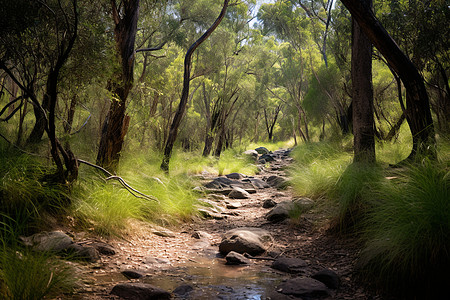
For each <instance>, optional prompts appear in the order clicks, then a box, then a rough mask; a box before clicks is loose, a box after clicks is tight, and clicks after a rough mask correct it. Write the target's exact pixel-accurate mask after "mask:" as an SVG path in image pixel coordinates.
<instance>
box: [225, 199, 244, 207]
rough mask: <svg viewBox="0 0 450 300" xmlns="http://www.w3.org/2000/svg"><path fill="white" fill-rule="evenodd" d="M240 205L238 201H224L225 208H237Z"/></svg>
mask: <svg viewBox="0 0 450 300" xmlns="http://www.w3.org/2000/svg"><path fill="white" fill-rule="evenodd" d="M241 206H242V205H241V204H240V203H239V202H236V201H226V208H228V209H237V208H240V207H241Z"/></svg>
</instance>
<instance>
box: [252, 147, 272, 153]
mask: <svg viewBox="0 0 450 300" xmlns="http://www.w3.org/2000/svg"><path fill="white" fill-rule="evenodd" d="M255 151H256V152H257V153H258V154H269V153H270V151H269V150H268V149H267V148H266V147H258V148H256V149H255Z"/></svg>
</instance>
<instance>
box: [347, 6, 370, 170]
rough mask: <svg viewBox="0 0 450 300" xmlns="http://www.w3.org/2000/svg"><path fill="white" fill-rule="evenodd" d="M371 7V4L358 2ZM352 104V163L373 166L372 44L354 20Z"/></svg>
mask: <svg viewBox="0 0 450 300" xmlns="http://www.w3.org/2000/svg"><path fill="white" fill-rule="evenodd" d="M361 1H362V2H364V5H365V6H367V7H370V8H371V7H372V0H361ZM352 31H353V34H352V39H353V42H352V94H353V95H352V102H353V105H352V106H353V113H352V116H353V135H354V145H353V149H354V161H355V162H370V163H372V162H375V137H374V118H373V86H372V43H371V42H370V40H369V39H368V38H367V36H366V35H365V34H364V32H363V31H362V29H361V27H360V26H359V25H358V23H357V22H356V21H355V20H354V19H353V29H352Z"/></svg>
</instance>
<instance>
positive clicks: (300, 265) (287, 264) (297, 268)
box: [270, 257, 308, 273]
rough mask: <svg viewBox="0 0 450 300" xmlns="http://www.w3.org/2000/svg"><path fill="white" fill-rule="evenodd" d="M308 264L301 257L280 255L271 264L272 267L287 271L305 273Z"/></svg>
mask: <svg viewBox="0 0 450 300" xmlns="http://www.w3.org/2000/svg"><path fill="white" fill-rule="evenodd" d="M307 265H308V264H307V263H306V261H304V260H303V259H300V258H293V257H279V258H277V259H276V260H274V261H273V263H272V265H271V266H270V267H271V268H272V269H275V270H278V271H282V272H287V273H303V272H304V271H305V267H306V266H307Z"/></svg>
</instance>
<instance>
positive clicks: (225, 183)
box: [205, 177, 233, 189]
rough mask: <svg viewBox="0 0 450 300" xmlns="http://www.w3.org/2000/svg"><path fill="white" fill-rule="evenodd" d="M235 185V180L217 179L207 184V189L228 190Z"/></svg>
mask: <svg viewBox="0 0 450 300" xmlns="http://www.w3.org/2000/svg"><path fill="white" fill-rule="evenodd" d="M232 183H233V180H231V179H230V178H226V177H217V178H215V179H214V180H213V181H211V182H208V183H207V184H205V187H206V188H208V189H223V188H228V187H230V185H231V184H232Z"/></svg>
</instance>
